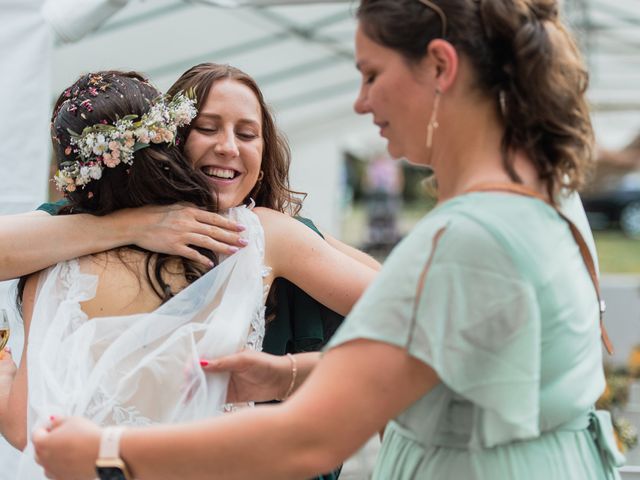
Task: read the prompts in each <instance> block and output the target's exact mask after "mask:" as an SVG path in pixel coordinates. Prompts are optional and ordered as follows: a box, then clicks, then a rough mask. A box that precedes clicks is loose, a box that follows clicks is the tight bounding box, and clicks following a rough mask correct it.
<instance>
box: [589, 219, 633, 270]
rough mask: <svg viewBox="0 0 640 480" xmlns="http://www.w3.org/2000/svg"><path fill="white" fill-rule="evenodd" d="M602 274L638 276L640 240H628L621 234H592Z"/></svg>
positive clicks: (606, 232)
mask: <svg viewBox="0 0 640 480" xmlns="http://www.w3.org/2000/svg"><path fill="white" fill-rule="evenodd" d="M594 237H595V239H596V248H597V249H598V259H599V261H600V271H601V272H602V273H635V274H640V239H635V240H634V239H630V238H627V237H625V236H624V235H623V234H622V233H621V232H618V231H613V230H604V231H601V232H594Z"/></svg>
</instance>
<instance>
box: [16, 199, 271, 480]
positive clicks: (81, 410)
mask: <svg viewBox="0 0 640 480" xmlns="http://www.w3.org/2000/svg"><path fill="white" fill-rule="evenodd" d="M229 214H230V216H231V217H233V218H234V219H235V220H237V221H238V222H239V223H242V224H244V225H246V227H247V230H246V232H245V236H246V238H248V239H249V245H248V246H247V247H245V248H243V249H241V250H240V251H239V252H238V253H236V254H234V255H232V256H230V257H228V258H225V259H224V260H223V261H221V263H220V264H219V265H218V266H216V267H215V268H214V269H213V270H211V271H210V272H208V273H207V274H206V275H204V276H203V277H202V278H200V279H198V280H197V281H196V282H194V283H193V284H191V285H190V286H188V287H187V288H185V289H184V290H183V291H182V292H180V293H179V294H178V295H176V296H175V297H174V298H172V299H171V300H169V301H168V302H166V303H165V304H164V305H162V306H161V307H159V308H158V309H157V310H155V311H153V312H151V313H147V314H138V315H130V316H120V317H100V318H91V319H89V318H87V316H86V315H85V314H84V313H83V311H82V310H81V308H80V303H81V302H83V301H86V300H88V299H91V298H92V297H93V296H94V295H95V291H96V286H97V284H98V277H96V276H94V275H88V274H85V273H83V272H82V271H81V269H80V266H79V265H80V263H79V262H78V260H77V259H75V260H71V261H68V262H63V263H60V264H58V265H56V266H54V267H51V268H49V269H48V270H47V271H46V272H45V273H44V274H43V275H42V277H41V280H40V284H39V287H38V293H37V297H36V302H35V307H34V312H33V317H32V320H31V327H30V333H29V343H28V347H27V348H28V351H27V354H28V362H29V363H28V379H29V380H28V389H29V392H28V398H29V400H28V415H27V416H28V420H27V421H28V430H29V434H30V433H31V430H32V429H33V428H34V427H36V426H38V425H42V424H46V423H47V421H48V420H47V419H48V418H49V416H50V415H80V416H84V417H87V418H89V419H91V420H93V421H95V422H96V423H98V424H100V425H113V424H124V425H149V424H153V423H159V422H162V423H169V422H181V421H189V420H195V419H200V418H205V417H210V416H213V415H217V414H219V413H221V412H222V411H223V410H224V404H225V397H226V393H227V383H228V375H226V374H216V375H211V374H207V375H205V374H204V373H203V371H202V369H201V367H200V363H199V361H200V358H215V357H218V356H221V355H226V354H230V353H233V352H236V351H239V350H241V349H242V348H245V347H248V348H254V349H257V350H260V349H261V348H262V339H263V337H264V297H265V289H267V288H268V287H266V286H264V285H263V277H264V276H265V275H266V273H268V269H266V267H265V266H264V264H263V262H264V233H263V230H262V226H261V225H260V222H259V220H258V218H257V217H256V215H255V214H254V213H253V212H251V210H250V209H249V208H247V207H237V208H234V209H231V211H230V212H229ZM16 478H18V479H24V480H27V479H28V480H34V479H44V478H45V477H44V473H43V471H42V469H41V468H40V467H39V466H38V465H37V464H36V463H35V462H34V460H33V446H32V444H31V442H30V441H29V442H28V445H27V448H26V450H25V453H24V454H23V455H22V458H21V462H20V469H19V473H18V475H17V477H16Z"/></svg>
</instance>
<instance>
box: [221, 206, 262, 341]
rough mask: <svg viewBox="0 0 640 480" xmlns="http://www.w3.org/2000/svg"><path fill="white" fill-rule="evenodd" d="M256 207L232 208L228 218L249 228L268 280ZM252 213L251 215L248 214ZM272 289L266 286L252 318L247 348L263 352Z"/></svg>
mask: <svg viewBox="0 0 640 480" xmlns="http://www.w3.org/2000/svg"><path fill="white" fill-rule="evenodd" d="M254 206H255V202H253V200H252V199H250V203H249V205H246V206H240V207H236V208H232V209H230V210H229V212H228V216H229V217H230V218H232V219H234V220H236V221H238V222H240V223H243V224H245V226H246V227H247V234H248V235H249V236H250V237H251V238H250V241H253V242H256V247H257V248H258V253H259V255H260V259H261V266H260V275H261V276H262V278H263V279H264V278H267V277H268V276H269V275H270V274H271V272H272V269H271V267H269V266H267V265H265V264H264V253H265V243H264V231H263V229H262V225H261V224H260V220H259V219H258V217H257V216H256V215H255V214H253V212H251V210H252V209H253V207H254ZM249 212H251V214H248V213H249ZM270 288H271V285H270V284H268V283H267V284H264V286H263V290H262V306H261V307H260V308H259V309H258V310H256V312H255V313H254V315H253V316H252V317H251V325H250V328H249V336H248V337H247V343H246V344H245V348H248V349H251V350H255V351H262V343H263V341H264V335H265V319H264V318H265V311H266V308H265V306H264V302H265V301H266V299H267V295H268V294H269V289H270Z"/></svg>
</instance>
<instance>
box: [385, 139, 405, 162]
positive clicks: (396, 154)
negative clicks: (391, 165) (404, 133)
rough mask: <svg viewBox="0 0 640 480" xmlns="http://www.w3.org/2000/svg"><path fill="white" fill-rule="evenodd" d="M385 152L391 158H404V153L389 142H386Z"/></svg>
mask: <svg viewBox="0 0 640 480" xmlns="http://www.w3.org/2000/svg"><path fill="white" fill-rule="evenodd" d="M387 152H389V155H391V158H395V159H398V158H404V156H405V155H404V151H403V150H402V149H401V148H399V147H398V146H397V145H394V144H393V143H392V142H391V141H389V142H387Z"/></svg>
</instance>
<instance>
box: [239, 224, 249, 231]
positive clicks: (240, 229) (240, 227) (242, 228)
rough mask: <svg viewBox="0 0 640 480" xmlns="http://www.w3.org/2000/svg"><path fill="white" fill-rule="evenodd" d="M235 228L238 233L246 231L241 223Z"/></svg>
mask: <svg viewBox="0 0 640 480" xmlns="http://www.w3.org/2000/svg"><path fill="white" fill-rule="evenodd" d="M237 227H238V231H239V232H244V231H245V230H246V229H247V227H245V226H244V225H242V224H241V223H238V225H237Z"/></svg>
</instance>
